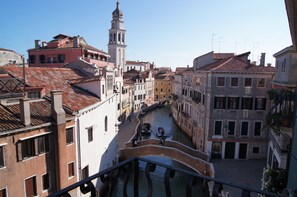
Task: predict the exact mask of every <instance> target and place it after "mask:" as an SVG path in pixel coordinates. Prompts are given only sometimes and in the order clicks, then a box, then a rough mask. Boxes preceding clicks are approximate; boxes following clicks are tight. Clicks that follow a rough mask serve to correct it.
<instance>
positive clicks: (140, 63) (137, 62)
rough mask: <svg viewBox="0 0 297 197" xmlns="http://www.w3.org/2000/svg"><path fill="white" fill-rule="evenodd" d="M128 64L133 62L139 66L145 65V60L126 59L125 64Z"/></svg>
mask: <svg viewBox="0 0 297 197" xmlns="http://www.w3.org/2000/svg"><path fill="white" fill-rule="evenodd" d="M128 64H133V65H134V64H135V65H140V66H145V64H146V62H139V61H130V60H127V61H126V65H128Z"/></svg>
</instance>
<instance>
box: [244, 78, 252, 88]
mask: <svg viewBox="0 0 297 197" xmlns="http://www.w3.org/2000/svg"><path fill="white" fill-rule="evenodd" d="M244 87H252V78H245V79H244Z"/></svg>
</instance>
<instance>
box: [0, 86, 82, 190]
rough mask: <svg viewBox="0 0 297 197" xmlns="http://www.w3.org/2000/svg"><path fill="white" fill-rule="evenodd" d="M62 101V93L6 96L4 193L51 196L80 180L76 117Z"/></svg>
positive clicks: (0, 157)
mask: <svg viewBox="0 0 297 197" xmlns="http://www.w3.org/2000/svg"><path fill="white" fill-rule="evenodd" d="M0 96H1V95H0ZM61 101H62V99H61V92H59V91H52V92H51V97H50V98H47V99H38V100H36V99H35V100H34V99H26V98H21V99H18V98H5V99H1V106H0V113H1V116H2V117H3V118H2V120H1V121H0V124H1V127H0V128H1V132H0V178H1V180H2V181H1V182H0V193H1V195H2V196H48V195H49V194H51V193H53V192H55V191H58V190H60V189H63V188H65V187H67V186H69V185H71V184H74V183H75V182H77V181H78V179H77V178H78V177H77V173H76V172H75V168H76V162H77V161H76V138H75V132H76V130H75V124H74V117H73V116H72V115H71V114H70V113H69V112H66V113H65V111H66V110H64V109H63V107H62V102H61ZM72 194H73V195H75V194H76V190H74V191H73V192H72Z"/></svg>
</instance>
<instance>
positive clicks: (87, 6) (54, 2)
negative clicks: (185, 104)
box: [0, 0, 291, 69]
mask: <svg viewBox="0 0 297 197" xmlns="http://www.w3.org/2000/svg"><path fill="white" fill-rule="evenodd" d="M115 6H116V0H113V1H112V0H97V1H95V0H86V1H78V0H39V1H37V0H26V1H20V0H18V1H17V0H3V1H2V2H1V6H0V17H1V18H2V21H1V30H0V47H2V48H7V49H11V50H14V51H16V52H18V53H20V54H22V55H25V56H26V57H27V49H29V48H33V47H34V40H36V39H40V40H41V41H50V40H51V39H52V37H54V36H55V35H57V34H60V33H62V34H66V35H69V36H75V35H80V36H83V37H84V38H85V40H86V41H87V42H88V44H90V45H92V46H94V47H96V48H98V49H103V50H104V51H106V52H107V51H108V50H107V43H108V29H109V28H110V25H111V23H110V22H111V18H112V16H111V13H112V11H113V10H114V9H115ZM120 7H121V10H122V11H123V13H124V21H125V29H126V30H127V33H126V43H127V45H128V46H127V54H126V56H127V60H139V61H150V62H154V63H155V64H156V65H157V66H159V67H161V66H171V67H172V68H173V69H174V68H175V67H180V66H186V65H189V66H192V62H193V59H194V58H195V57H197V56H200V55H203V54H205V53H207V52H210V51H212V49H213V50H214V51H215V52H232V53H237V54H239V53H244V52H247V51H251V53H252V54H251V55H250V59H251V60H252V61H259V57H260V54H261V53H262V52H264V53H266V63H269V62H270V63H272V64H274V58H273V56H272V55H273V54H274V53H276V52H278V51H280V50H281V49H283V48H285V47H287V46H289V45H291V37H290V31H289V27H288V19H287V15H286V9H285V4H284V1H283V0H249V1H238V0H184V1H180V0H158V1H157V0H120Z"/></svg>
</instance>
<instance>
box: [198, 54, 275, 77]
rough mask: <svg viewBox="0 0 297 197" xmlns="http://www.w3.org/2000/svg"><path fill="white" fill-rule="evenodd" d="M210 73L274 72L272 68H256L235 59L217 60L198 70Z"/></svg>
mask: <svg viewBox="0 0 297 197" xmlns="http://www.w3.org/2000/svg"><path fill="white" fill-rule="evenodd" d="M199 70H200V71H212V72H233V73H234V72H235V73H263V72H272V73H273V72H274V70H275V68H274V67H264V66H256V65H253V64H251V63H249V62H247V61H243V60H241V59H239V58H237V57H232V58H227V59H223V60H219V61H217V62H214V63H211V64H208V65H205V66H203V67H201V68H199V69H198V71H199Z"/></svg>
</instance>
